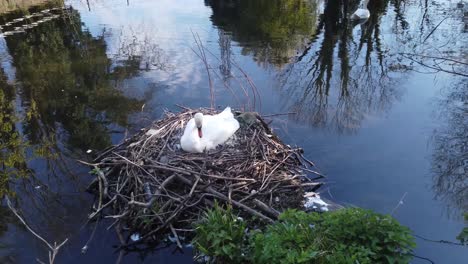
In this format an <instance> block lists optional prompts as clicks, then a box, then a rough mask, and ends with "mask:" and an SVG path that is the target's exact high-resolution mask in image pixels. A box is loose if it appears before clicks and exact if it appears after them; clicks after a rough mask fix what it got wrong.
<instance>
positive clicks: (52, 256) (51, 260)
mask: <svg viewBox="0 0 468 264" xmlns="http://www.w3.org/2000/svg"><path fill="white" fill-rule="evenodd" d="M5 199H6V202H7V205H8V208H10V210H11V211H12V212H13V214H15V215H16V217H17V218H18V219H19V220H20V221H21V223H23V225H24V226H25V227H26V229H27V230H28V231H29V232H31V234H33V235H34V236H35V237H37V238H38V239H39V240H41V241H42V242H43V243H44V244H46V245H47V247H49V264H53V263H54V261H55V257H56V256H57V253H58V251H59V249H60V248H61V247H62V246H63V245H65V243H67V241H68V238H66V239H65V240H64V241H63V242H62V243H60V244H59V245H57V242H54V245H53V246H52V245H51V244H50V243H49V242H47V240H45V239H44V238H43V237H41V236H40V235H39V234H37V233H36V232H35V231H34V230H33V229H32V228H31V227H30V226H29V225H28V224H27V223H26V221H24V219H23V218H22V217H21V216H20V215H19V214H18V211H16V209H15V208H14V207H13V206H12V205H11V201H10V199H9V198H8V195H5ZM38 261H39V260H38ZM39 262H42V261H39Z"/></svg>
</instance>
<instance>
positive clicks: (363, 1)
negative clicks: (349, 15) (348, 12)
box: [359, 0, 369, 9]
mask: <svg viewBox="0 0 468 264" xmlns="http://www.w3.org/2000/svg"><path fill="white" fill-rule="evenodd" d="M368 3H369V0H361V3H360V4H359V8H363V9H367V4H368Z"/></svg>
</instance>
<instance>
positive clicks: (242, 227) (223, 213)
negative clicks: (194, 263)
mask: <svg viewBox="0 0 468 264" xmlns="http://www.w3.org/2000/svg"><path fill="white" fill-rule="evenodd" d="M245 231H246V224H245V223H244V222H243V221H241V220H239V219H238V217H237V216H236V215H234V214H233V212H232V209H231V207H228V208H227V209H226V210H223V209H222V208H221V207H219V206H218V205H217V204H215V207H214V209H213V210H210V211H207V212H206V213H205V215H204V218H203V219H202V221H201V222H200V223H199V224H197V226H196V236H195V239H194V245H195V246H196V247H197V249H198V250H199V251H201V252H202V253H203V254H205V255H207V256H211V257H215V258H216V260H217V261H219V262H220V263H245V258H244V257H243V249H244V248H245V246H246V244H245Z"/></svg>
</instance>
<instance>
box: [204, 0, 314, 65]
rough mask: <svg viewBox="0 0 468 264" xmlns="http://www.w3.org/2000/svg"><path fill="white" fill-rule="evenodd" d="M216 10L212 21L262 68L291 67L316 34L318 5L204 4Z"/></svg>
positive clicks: (295, 1)
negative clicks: (286, 64) (298, 54)
mask: <svg viewBox="0 0 468 264" xmlns="http://www.w3.org/2000/svg"><path fill="white" fill-rule="evenodd" d="M205 5H207V6H210V7H211V8H212V10H213V15H212V16H211V21H212V22H213V24H214V25H215V26H217V27H218V28H220V29H221V30H223V31H224V34H227V35H230V36H232V40H234V41H237V42H239V44H240V45H241V46H242V54H246V55H247V54H248V55H251V56H252V57H253V58H254V59H255V60H256V61H257V63H259V64H260V65H263V66H269V65H275V66H277V67H281V66H283V65H284V64H285V63H288V62H289V61H290V59H291V57H293V56H295V55H296V52H297V51H298V50H302V49H303V48H304V47H305V45H306V44H307V42H308V40H309V39H310V37H311V36H312V35H313V34H314V31H315V23H316V21H317V18H316V15H317V3H316V2H315V1H302V0H280V1H269V0H260V1H249V0H228V1H211V0H205Z"/></svg>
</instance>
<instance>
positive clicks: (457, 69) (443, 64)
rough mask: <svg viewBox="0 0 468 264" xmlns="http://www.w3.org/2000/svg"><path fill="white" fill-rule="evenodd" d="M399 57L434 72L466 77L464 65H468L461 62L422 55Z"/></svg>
mask: <svg viewBox="0 0 468 264" xmlns="http://www.w3.org/2000/svg"><path fill="white" fill-rule="evenodd" d="M401 56H403V57H404V58H406V59H408V60H410V61H412V62H415V63H417V64H419V65H421V66H423V67H426V68H429V69H432V70H434V71H436V72H446V73H450V74H453V75H459V76H463V77H468V74H467V73H466V65H468V64H467V63H465V62H462V61H457V60H454V59H450V58H441V57H437V56H428V55H422V54H421V55H420V54H409V53H401Z"/></svg>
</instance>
